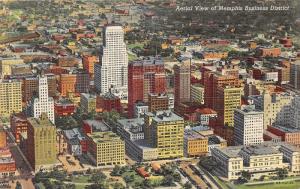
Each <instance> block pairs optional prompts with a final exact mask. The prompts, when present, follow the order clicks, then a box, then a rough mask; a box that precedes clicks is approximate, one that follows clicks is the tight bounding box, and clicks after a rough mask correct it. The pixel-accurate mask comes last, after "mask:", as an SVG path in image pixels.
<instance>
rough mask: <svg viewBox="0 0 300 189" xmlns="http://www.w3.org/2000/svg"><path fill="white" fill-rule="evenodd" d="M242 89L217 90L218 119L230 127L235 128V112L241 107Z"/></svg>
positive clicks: (228, 87) (227, 88)
mask: <svg viewBox="0 0 300 189" xmlns="http://www.w3.org/2000/svg"><path fill="white" fill-rule="evenodd" d="M241 96H242V88H239V87H231V86H226V87H219V88H218V89H217V98H218V99H217V105H216V111H217V113H218V118H219V119H220V120H221V121H222V123H224V125H227V126H229V127H233V124H234V123H233V121H234V119H233V116H234V110H235V109H237V108H240V107H241Z"/></svg>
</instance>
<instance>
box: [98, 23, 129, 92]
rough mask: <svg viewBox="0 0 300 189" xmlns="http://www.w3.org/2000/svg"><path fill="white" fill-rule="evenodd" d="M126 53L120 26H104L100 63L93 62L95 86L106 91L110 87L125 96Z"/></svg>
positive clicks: (101, 90) (126, 79) (99, 90)
mask: <svg viewBox="0 0 300 189" xmlns="http://www.w3.org/2000/svg"><path fill="white" fill-rule="evenodd" d="M127 77H128V55H127V51H126V44H125V42H124V31H123V28H122V27H121V26H106V27H105V28H104V31H103V49H102V52H101V57H100V63H99V64H95V88H96V90H97V91H98V92H100V93H103V94H105V93H107V92H108V91H109V89H110V88H111V87H113V88H114V89H116V90H118V91H121V92H122V96H126V97H127V93H128V92H127V83H128V82H127V81H128V78H127Z"/></svg>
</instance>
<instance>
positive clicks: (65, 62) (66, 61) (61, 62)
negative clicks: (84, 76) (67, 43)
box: [57, 57, 79, 67]
mask: <svg viewBox="0 0 300 189" xmlns="http://www.w3.org/2000/svg"><path fill="white" fill-rule="evenodd" d="M78 64H79V59H77V58H74V57H60V58H58V59H57V65H58V66H60V67H76V66H78Z"/></svg>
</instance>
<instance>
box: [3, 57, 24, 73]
mask: <svg viewBox="0 0 300 189" xmlns="http://www.w3.org/2000/svg"><path fill="white" fill-rule="evenodd" d="M17 64H24V61H23V59H21V58H17V57H8V58H0V75H2V76H5V75H11V66H13V65H17Z"/></svg>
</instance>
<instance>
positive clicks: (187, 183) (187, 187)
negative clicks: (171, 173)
mask: <svg viewBox="0 0 300 189" xmlns="http://www.w3.org/2000/svg"><path fill="white" fill-rule="evenodd" d="M192 187H193V186H192V184H191V183H190V182H186V183H185V184H184V185H183V188H184V189H192Z"/></svg>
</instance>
